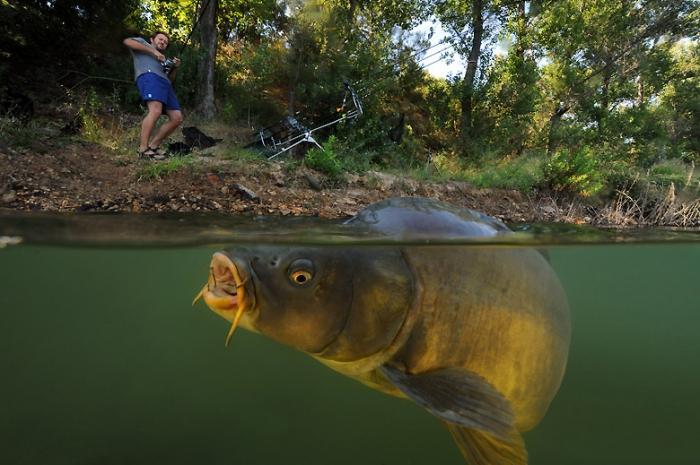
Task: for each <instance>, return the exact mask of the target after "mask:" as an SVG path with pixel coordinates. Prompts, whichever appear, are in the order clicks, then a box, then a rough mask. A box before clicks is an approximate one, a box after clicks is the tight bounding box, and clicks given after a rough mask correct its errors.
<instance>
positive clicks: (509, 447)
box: [443, 422, 527, 465]
mask: <svg viewBox="0 0 700 465" xmlns="http://www.w3.org/2000/svg"><path fill="white" fill-rule="evenodd" d="M443 423H444V425H445V426H446V427H447V429H448V431H449V432H450V434H452V438H453V439H454V440H455V442H456V443H457V446H458V447H459V450H460V451H461V452H462V455H463V456H464V458H465V459H466V461H467V463H468V464H469V465H527V450H525V442H524V441H523V438H522V436H521V435H520V433H519V432H518V430H516V429H515V428H514V427H511V429H510V431H509V432H508V435H507V437H505V438H501V437H498V436H495V435H493V434H491V433H487V432H484V431H480V430H477V429H473V428H465V427H463V426H459V425H456V424H454V423H448V422H443Z"/></svg>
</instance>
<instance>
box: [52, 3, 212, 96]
mask: <svg viewBox="0 0 700 465" xmlns="http://www.w3.org/2000/svg"><path fill="white" fill-rule="evenodd" d="M210 1H211V0H206V3H205V4H204V8H202V10H201V11H200V12H199V16H198V17H197V20H196V21H195V22H194V23H193V24H192V28H191V29H190V33H189V34H188V35H187V38H186V39H185V42H184V43H183V44H182V46H181V47H180V50H179V53H178V55H177V56H180V55H182V52H183V51H184V50H185V48H187V47H188V46H189V42H190V39H191V38H192V35H193V34H194V31H195V29H196V28H197V26H198V25H199V22H200V21H201V20H202V17H203V16H204V12H205V11H207V8H208V7H209V2H210ZM200 4H201V3H200V2H199V1H198V2H197V4H196V5H195V11H197V9H199V6H200ZM174 65H175V61H174V60H173V59H172V58H166V59H165V61H164V62H163V63H161V66H163V71H165V73H166V74H169V73H170V71H171V70H172V67H173V66H174ZM71 74H78V75H81V76H84V77H83V79H81V80H80V81H78V82H77V83H76V84H73V85H72V86H71V87H69V88H68V90H69V91H71V90H73V89H75V88H76V87H78V86H80V85H81V84H83V83H84V82H86V81H89V80H91V79H98V80H102V81H112V82H116V83H119V84H133V83H134V82H133V81H127V80H125V79H117V78H112V77H107V76H97V75H91V74H87V73H85V72H82V71H77V70H68V71H67V72H66V73H65V74H63V75H62V76H60V77H59V78H57V79H56V81H57V82H60V81H62V80H63V79H65V78H67V77H68V76H70V75H71ZM59 85H60V84H59ZM60 86H61V87H63V85H60Z"/></svg>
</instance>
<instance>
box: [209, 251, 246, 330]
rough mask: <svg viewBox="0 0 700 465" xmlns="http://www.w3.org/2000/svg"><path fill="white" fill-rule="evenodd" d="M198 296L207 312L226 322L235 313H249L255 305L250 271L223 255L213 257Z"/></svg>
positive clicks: (239, 260)
mask: <svg viewBox="0 0 700 465" xmlns="http://www.w3.org/2000/svg"><path fill="white" fill-rule="evenodd" d="M201 295H202V297H204V301H205V302H206V304H207V306H208V307H209V308H211V309H212V310H214V311H215V312H216V313H219V314H220V315H221V316H222V317H224V318H226V319H230V318H233V317H234V314H235V313H236V312H237V311H239V310H240V311H242V312H245V313H250V312H251V311H252V309H254V308H255V301H256V299H255V287H254V284H253V279H252V276H251V268H250V267H249V266H248V264H247V263H246V262H244V261H242V260H241V259H239V258H238V257H231V256H230V255H228V254H227V253H226V252H216V253H214V255H213V256H212V259H211V265H210V273H209V278H208V281H207V284H206V285H205V286H204V288H203V289H202V292H201Z"/></svg>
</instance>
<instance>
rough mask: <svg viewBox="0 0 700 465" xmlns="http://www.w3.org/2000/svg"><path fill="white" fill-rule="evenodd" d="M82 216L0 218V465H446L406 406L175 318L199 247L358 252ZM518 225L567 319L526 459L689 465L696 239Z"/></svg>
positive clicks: (311, 236) (432, 432)
mask: <svg viewBox="0 0 700 465" xmlns="http://www.w3.org/2000/svg"><path fill="white" fill-rule="evenodd" d="M93 219H97V221H98V222H100V221H101V223H100V224H99V227H94V224H95V223H94V222H92V221H87V222H86V223H80V221H85V217H80V219H79V220H77V221H78V223H75V222H74V221H73V220H70V221H67V222H63V223H60V225H59V226H58V227H57V226H56V223H57V222H56V221H55V220H54V219H52V218H44V219H41V218H36V217H34V218H33V219H32V218H31V217H29V218H28V217H24V219H21V220H18V219H17V218H8V217H6V218H3V219H0V236H9V237H10V238H8V237H5V239H3V241H2V242H3V243H12V242H13V239H11V238H17V237H22V238H23V239H24V243H22V244H19V245H9V246H7V247H5V248H3V249H0V288H1V292H0V309H1V310H0V331H1V332H2V335H1V336H0V373H2V380H1V381H0V463H3V464H41V465H48V464H85V465H87V464H124V463H129V464H153V463H170V464H195V463H197V464H201V463H206V464H235V463H240V464H328V463H333V464H353V465H354V464H358V463H367V464H378V465H379V464H386V465H389V464H401V465H407V464H433V463H440V464H455V465H457V464H462V463H463V459H462V457H461V455H460V454H459V452H458V450H457V448H456V447H455V445H454V444H453V442H452V439H451V438H450V436H449V434H448V433H447V431H446V430H444V428H443V427H442V426H441V425H440V424H439V422H438V421H436V420H435V419H434V418H433V417H431V416H430V415H429V414H427V413H426V412H424V411H423V410H421V409H420V408H419V407H417V406H416V405H414V404H412V403H410V402H407V401H404V400H400V399H395V398H392V397H389V396H386V395H384V394H381V393H377V392H375V391H372V390H370V389H368V388H366V387H364V386H362V385H361V384H359V383H357V382H356V381H353V380H350V379H347V378H345V377H343V376H341V375H339V374H336V373H334V372H332V371H330V370H328V369H327V368H325V367H323V366H322V365H320V364H319V363H318V362H316V361H314V360H312V359H311V358H310V357H308V356H306V355H304V354H302V353H299V352H296V351H294V350H292V349H289V348H286V347H283V346H281V345H279V344H276V343H274V342H272V341H270V340H268V339H266V338H264V337H261V336H258V335H254V334H250V333H247V332H245V331H239V332H237V333H236V335H235V336H234V338H233V341H232V344H231V347H229V348H228V349H226V348H224V336H225V334H226V330H227V327H228V325H227V323H226V322H225V321H223V320H222V319H220V318H219V317H217V316H216V315H214V314H213V313H212V312H210V311H209V310H207V309H205V307H204V306H203V305H201V304H200V305H198V306H196V307H194V308H193V307H191V306H190V302H191V300H192V297H193V296H194V294H196V292H197V291H198V290H199V289H200V287H201V285H202V284H203V282H204V280H205V278H206V273H207V269H208V264H209V259H210V257H211V254H212V252H214V251H215V250H217V249H218V248H219V246H216V245H196V244H214V243H225V242H229V241H231V240H239V241H243V242H246V241H247V242H252V241H256V240H258V241H262V242H265V241H269V242H279V241H288V242H295V241H297V242H299V241H310V242H314V241H319V240H320V241H323V238H324V237H325V238H327V242H332V241H340V242H343V241H346V242H347V241H350V240H355V242H358V240H357V236H354V235H348V234H347V233H346V232H345V231H343V230H335V229H333V228H334V226H332V225H328V224H321V223H314V225H313V227H310V226H309V225H308V224H306V225H302V226H296V225H294V224H292V225H291V226H290V225H289V224H285V223H280V222H278V221H271V220H269V221H260V220H258V221H254V222H250V221H243V222H241V223H238V224H237V225H236V227H235V228H231V227H230V226H231V225H230V224H227V223H226V221H227V220H223V219H220V218H219V219H209V222H210V223H208V222H207V221H208V220H207V218H205V217H201V218H198V219H191V220H188V219H187V218H186V217H169V218H168V219H165V220H164V219H162V218H160V219H159V220H157V221H156V220H152V221H147V222H146V224H141V225H140V226H136V225H135V224H129V225H128V226H126V227H123V226H119V225H118V223H119V222H120V221H123V220H124V219H118V218H113V219H112V220H110V219H109V217H93ZM42 221H43V222H42ZM62 221H63V220H62ZM129 221H131V220H129ZM159 221H164V222H165V223H159ZM127 222H128V221H127ZM217 222H219V223H218V224H219V226H217V228H210V227H209V226H208V225H210V224H217ZM76 224H79V226H77V227H76ZM156 224H160V225H161V226H158V227H156V226H155V225H156ZM162 225H165V226H162ZM177 225H179V226H177ZM520 229H521V235H520V236H518V237H519V239H517V241H515V242H516V243H517V244H516V246H526V245H536V246H538V247H540V248H542V247H546V248H547V251H548V254H549V257H550V260H551V263H552V266H553V267H554V268H555V270H556V271H557V273H558V274H559V277H560V279H561V281H562V283H563V285H564V287H565V289H566V292H567V294H568V297H569V303H570V306H571V312H572V320H573V339H572V347H571V352H570V357H569V365H568V368H567V373H566V376H565V378H564V382H563V384H562V387H561V389H560V391H559V394H558V395H557V397H556V398H555V400H554V402H553V403H552V405H551V407H550V409H549V412H548V414H547V416H546V417H545V419H544V421H543V422H542V423H541V424H540V425H539V426H538V427H537V428H535V429H534V430H533V431H531V432H528V433H526V434H525V435H524V437H525V440H526V443H527V446H528V451H529V454H530V462H531V463H532V464H535V465H538V464H557V465H559V464H587V465H588V464H611V465H613V464H614V465H620V464H635V465H639V464H650V465H651V464H653V465H658V464H669V465H670V464H694V463H697V437H698V433H699V432H700V427H699V426H698V419H700V400H699V399H698V395H697V393H698V392H700V369H699V368H698V366H700V363H699V361H700V337H698V331H699V330H700V292H699V291H698V276H699V273H698V264H700V236H698V235H697V233H693V232H673V233H668V232H653V233H649V234H646V235H645V234H642V233H634V234H630V233H624V232H618V231H595V230H572V229H571V228H565V229H559V230H556V229H555V230H551V229H547V230H542V229H538V228H525V227H521V228H520ZM148 231H151V232H150V233H149V232H148ZM324 231H329V234H328V235H324ZM533 231H534V233H533ZM328 238H332V241H331V240H330V239H328ZM418 240H419V241H428V242H430V243H440V242H441V241H440V240H439V238H419V239H418ZM362 241H365V242H367V243H373V242H372V241H373V238H371V237H369V238H368V237H364V238H362V240H360V241H359V242H362ZM443 242H445V244H443V245H440V246H441V247H461V246H469V247H478V246H484V244H481V245H474V244H471V245H470V244H466V245H465V244H461V245H460V244H455V243H454V241H449V240H448V241H443ZM86 244H88V245H90V246H91V247H84V245H86ZM161 245H168V246H169V247H160V246H161ZM491 245H493V244H491ZM511 245H512V244H511Z"/></svg>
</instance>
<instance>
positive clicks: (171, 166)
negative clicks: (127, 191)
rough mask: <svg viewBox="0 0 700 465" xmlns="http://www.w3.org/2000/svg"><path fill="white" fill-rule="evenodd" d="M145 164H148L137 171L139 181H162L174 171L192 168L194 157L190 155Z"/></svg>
mask: <svg viewBox="0 0 700 465" xmlns="http://www.w3.org/2000/svg"><path fill="white" fill-rule="evenodd" d="M146 163H148V164H147V165H146V166H144V167H143V168H142V169H141V170H140V171H139V179H144V180H153V179H162V178H163V177H165V176H167V175H169V174H171V173H173V172H175V171H178V170H180V169H183V168H190V167H192V166H193V165H194V157H193V156H192V155H186V156H182V157H172V158H168V159H167V160H164V161H157V162H151V161H149V162H146Z"/></svg>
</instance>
